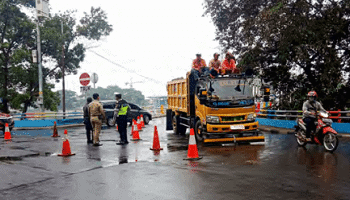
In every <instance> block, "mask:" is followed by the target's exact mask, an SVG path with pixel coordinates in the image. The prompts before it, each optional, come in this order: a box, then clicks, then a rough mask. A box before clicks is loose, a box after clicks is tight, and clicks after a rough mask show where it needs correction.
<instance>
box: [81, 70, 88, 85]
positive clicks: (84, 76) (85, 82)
mask: <svg viewBox="0 0 350 200" xmlns="http://www.w3.org/2000/svg"><path fill="white" fill-rule="evenodd" d="M79 80H80V84H82V85H83V86H87V85H89V83H90V76H89V74H88V73H82V74H81V75H80V77H79Z"/></svg>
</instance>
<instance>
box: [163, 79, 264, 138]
mask: <svg viewBox="0 0 350 200" xmlns="http://www.w3.org/2000/svg"><path fill="white" fill-rule="evenodd" d="M252 83H253V76H247V75H246V74H230V75H219V76H218V77H216V78H210V77H203V76H202V77H200V78H199V80H194V78H193V76H192V75H191V74H189V73H187V77H186V79H178V80H173V81H171V82H168V107H169V110H168V111H167V118H170V117H171V122H172V127H170V126H167V128H170V129H171V128H173V129H174V131H175V133H183V132H184V130H186V128H187V127H189V128H194V131H195V135H196V139H197V141H198V142H205V143H207V142H258V141H264V136H263V135H262V134H261V133H260V132H259V130H258V127H259V124H258V122H257V121H256V120H255V118H256V114H255V104H254V96H253V92H252ZM168 121H170V119H169V120H168Z"/></svg>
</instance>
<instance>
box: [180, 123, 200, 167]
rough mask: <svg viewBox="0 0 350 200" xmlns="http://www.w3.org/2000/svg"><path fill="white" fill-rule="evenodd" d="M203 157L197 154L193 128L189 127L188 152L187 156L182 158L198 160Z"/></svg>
mask: <svg viewBox="0 0 350 200" xmlns="http://www.w3.org/2000/svg"><path fill="white" fill-rule="evenodd" d="M202 158H203V157H199V156H198V149H197V144H196V138H194V130H193V128H191V130H190V141H189V143H188V153H187V158H185V159H184V160H199V159H202Z"/></svg>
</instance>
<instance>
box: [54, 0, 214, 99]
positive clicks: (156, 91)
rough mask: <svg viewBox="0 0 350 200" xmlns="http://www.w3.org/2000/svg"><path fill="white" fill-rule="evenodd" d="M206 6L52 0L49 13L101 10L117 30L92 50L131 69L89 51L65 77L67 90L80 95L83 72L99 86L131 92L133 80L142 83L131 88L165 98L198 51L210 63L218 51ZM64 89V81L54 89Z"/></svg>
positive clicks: (155, 0)
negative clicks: (95, 76)
mask: <svg viewBox="0 0 350 200" xmlns="http://www.w3.org/2000/svg"><path fill="white" fill-rule="evenodd" d="M203 2H204V0H190V1H189V0H177V1H165V0H148V1H143V0H136V1H125V0H123V1H121V0H114V1H106V0H101V1H96V0H74V1H73V0H50V7H51V10H50V12H51V13H57V12H59V11H65V10H72V9H75V10H77V15H76V17H77V18H78V19H80V17H81V16H82V15H83V12H89V11H90V8H91V6H93V7H101V8H102V9H103V10H104V11H105V12H106V13H107V16H108V22H109V23H110V24H112V25H113V32H112V33H111V34H110V35H109V36H107V37H105V38H104V39H103V40H102V41H101V42H99V43H98V44H99V47H97V48H94V49H92V50H93V51H94V52H96V53H98V54H100V55H102V56H103V57H105V58H107V59H109V60H110V61H112V62H114V63H117V64H119V65H121V66H122V67H125V68H126V69H127V70H126V69H123V68H122V67H120V66H117V65H114V64H112V63H111V62H109V61H107V60H105V59H103V58H101V57H99V56H97V55H96V54H95V53H93V52H92V51H89V50H88V51H87V52H86V57H85V60H84V62H83V63H82V64H81V69H79V71H78V74H77V75H70V76H67V77H66V89H67V90H74V91H76V92H79V93H80V82H79V76H80V74H81V73H83V72H87V73H89V74H90V75H91V74H92V73H93V72H95V73H97V74H98V76H99V81H98V83H97V84H96V87H97V86H100V87H106V86H108V85H118V86H119V87H122V88H128V87H129V85H125V83H126V82H130V80H131V79H132V81H133V82H142V83H134V84H133V86H134V88H135V89H137V90H140V91H141V92H142V93H143V94H144V95H145V96H147V97H148V96H160V95H166V82H167V81H170V80H171V79H173V78H178V77H185V75H186V72H187V71H189V70H190V68H191V63H192V60H193V59H194V58H195V54H196V53H201V54H202V58H203V59H205V61H206V62H207V64H208V63H209V60H210V59H212V56H213V53H214V52H220V49H219V43H218V42H217V41H214V38H215V27H214V25H213V23H212V22H211V19H210V18H209V17H202V15H203V13H204V8H203V5H202V4H203ZM133 71H134V72H136V73H137V74H141V75H143V76H144V77H148V78H149V79H146V78H144V77H141V76H139V75H137V74H134V73H132V72H133ZM151 80H153V81H151ZM90 85H92V84H91V83H90ZM61 89H62V83H61V82H60V83H58V84H56V90H61Z"/></svg>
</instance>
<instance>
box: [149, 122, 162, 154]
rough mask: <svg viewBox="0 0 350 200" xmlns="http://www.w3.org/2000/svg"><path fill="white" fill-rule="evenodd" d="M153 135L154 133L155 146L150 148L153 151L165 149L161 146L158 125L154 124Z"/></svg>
mask: <svg viewBox="0 0 350 200" xmlns="http://www.w3.org/2000/svg"><path fill="white" fill-rule="evenodd" d="M153 135H154V136H153V147H152V148H150V149H151V150H153V151H160V150H163V148H160V144H159V137H158V130H157V126H154V134H153Z"/></svg>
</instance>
